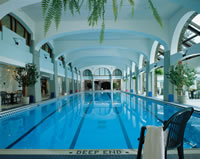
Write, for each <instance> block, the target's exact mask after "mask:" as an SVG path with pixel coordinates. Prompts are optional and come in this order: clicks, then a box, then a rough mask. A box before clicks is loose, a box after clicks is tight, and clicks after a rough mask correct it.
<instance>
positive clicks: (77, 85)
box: [76, 71, 79, 91]
mask: <svg viewBox="0 0 200 159" xmlns="http://www.w3.org/2000/svg"><path fill="white" fill-rule="evenodd" d="M76 89H77V91H79V84H78V71H76Z"/></svg>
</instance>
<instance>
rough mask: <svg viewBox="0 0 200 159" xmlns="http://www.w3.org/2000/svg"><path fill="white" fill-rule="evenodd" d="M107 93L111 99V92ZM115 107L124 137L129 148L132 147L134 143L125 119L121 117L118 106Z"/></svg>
mask: <svg viewBox="0 0 200 159" xmlns="http://www.w3.org/2000/svg"><path fill="white" fill-rule="evenodd" d="M107 95H108V96H109V98H110V99H111V96H110V94H109V93H107ZM114 108H115V112H116V114H117V117H118V120H119V123H120V126H121V129H122V133H123V135H124V138H125V141H126V145H127V147H128V149H132V148H133V147H132V145H131V142H130V139H129V137H128V134H127V131H126V128H125V126H124V123H123V121H122V119H121V117H120V114H119V111H118V109H117V107H114Z"/></svg>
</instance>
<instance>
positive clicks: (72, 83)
mask: <svg viewBox="0 0 200 159" xmlns="http://www.w3.org/2000/svg"><path fill="white" fill-rule="evenodd" d="M71 71H72V79H71V80H72V82H71V86H72V87H71V88H72V93H74V92H75V91H74V71H73V67H72V66H71Z"/></svg>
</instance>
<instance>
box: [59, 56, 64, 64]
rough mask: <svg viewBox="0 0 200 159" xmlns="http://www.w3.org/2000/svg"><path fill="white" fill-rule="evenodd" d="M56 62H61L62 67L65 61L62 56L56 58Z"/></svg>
mask: <svg viewBox="0 0 200 159" xmlns="http://www.w3.org/2000/svg"><path fill="white" fill-rule="evenodd" d="M58 60H60V61H61V62H62V64H63V65H64V63H65V59H64V57H63V56H60V57H59V58H58Z"/></svg>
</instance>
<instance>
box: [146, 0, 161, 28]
mask: <svg viewBox="0 0 200 159" xmlns="http://www.w3.org/2000/svg"><path fill="white" fill-rule="evenodd" d="M148 2H149V5H150V7H151V10H152V12H153V15H154V17H155V19H156V21H157V22H158V23H159V24H160V26H161V27H162V26H163V24H162V19H161V17H160V15H159V14H158V11H157V9H156V8H155V7H154V5H153V3H152V1H151V0H148Z"/></svg>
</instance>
